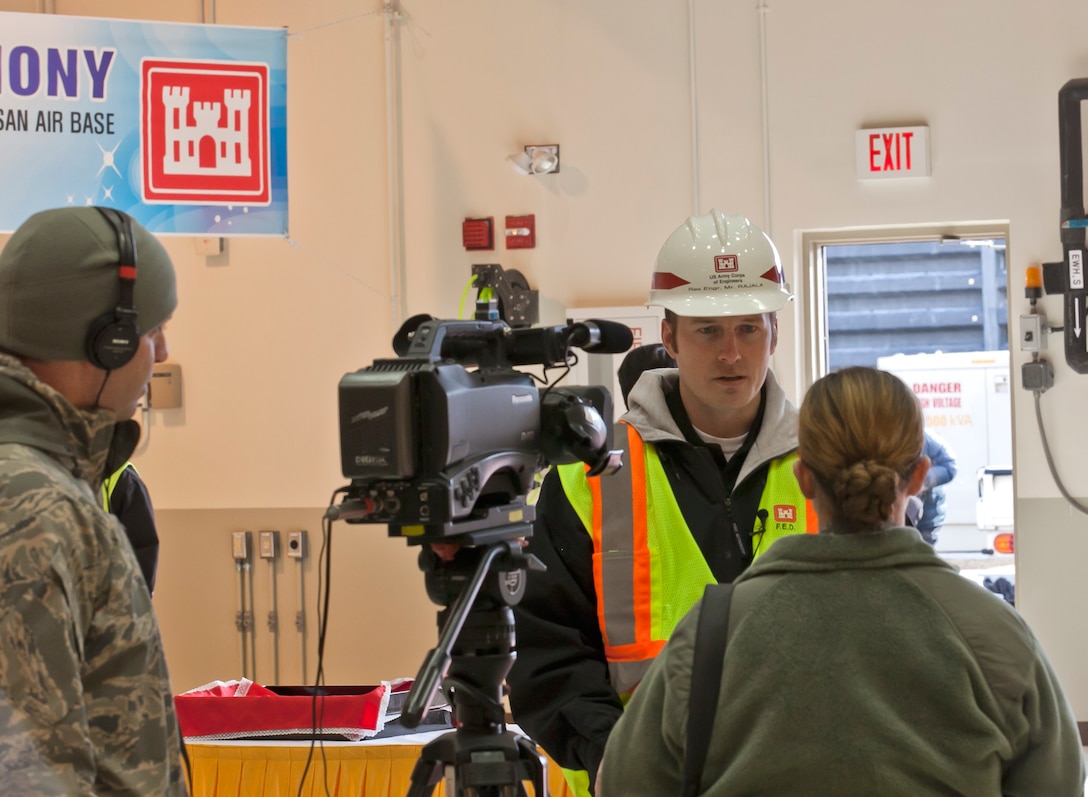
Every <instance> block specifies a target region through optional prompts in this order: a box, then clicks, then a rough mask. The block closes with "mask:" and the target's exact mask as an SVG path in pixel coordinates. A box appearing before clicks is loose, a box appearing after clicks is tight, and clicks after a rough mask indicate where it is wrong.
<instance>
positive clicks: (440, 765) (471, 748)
mask: <svg viewBox="0 0 1088 797" xmlns="http://www.w3.org/2000/svg"><path fill="white" fill-rule="evenodd" d="M520 506H521V509H519V510H518V514H519V515H521V514H522V513H524V514H523V516H524V521H523V522H522V523H519V524H513V525H506V526H502V527H496V528H491V529H486V528H481V529H478V530H476V531H473V532H469V533H467V534H465V535H458V537H457V539H459V540H461V541H462V544H461V547H460V548H459V549H458V550H457V552H456V555H455V556H454V557H453V559H452V560H450V561H445V560H443V559H441V558H440V557H439V556H438V555H437V554H436V553H435V552H434V550H433V549H431V548H430V547H429V546H424V547H423V548H422V549H421V551H420V555H419V566H420V569H421V570H422V571H423V572H424V574H425V578H426V583H427V595H428V596H429V597H430V599H431V601H432V602H434V603H436V604H438V605H440V606H444V607H446V608H444V609H442V611H440V612H439V613H438V626H439V628H440V633H439V639H438V644H437V645H436V646H435V647H434V648H433V649H432V650H431V651H429V652H428V654H427V657H426V659H425V660H424V662H423V665H422V667H421V668H420V670H419V674H418V675H417V676H416V679H415V681H414V682H413V684H412V689H411V691H410V692H409V694H408V699H407V702H406V703H405V708H404V711H403V713H402V715H401V721H402V722H403V723H404V724H405V725H407V726H408V727H410V728H414V727H416V726H417V725H418V724H419V721H420V719H421V718H422V716H423V715H424V713H425V712H426V709H427V706H428V705H429V704H430V702H431V697H432V696H433V695H434V693H435V690H436V689H437V688H438V687H439V684H440V683H441V684H442V687H443V688H444V689H445V691H446V693H447V697H448V699H449V703H450V705H451V706H453V714H454V719H455V722H456V725H457V728H456V730H454V731H452V732H450V733H447V734H444V735H443V736H441V737H439V738H438V739H436V740H435V741H433V742H431V743H430V744H428V745H426V746H425V747H424V748H423V751H422V753H421V755H420V759H419V761H418V762H417V763H416V767H415V769H414V770H413V772H412V786H411V788H410V790H409V797H413V796H414V795H428V794H430V793H431V792H432V790H433V789H434V786H435V785H437V783H438V781H439V780H440V779H441V778H442V777H443V776H447V775H449V774H450V773H452V775H453V783H452V784H450V785H452V788H450V785H448V786H447V794H449V795H451V797H454V796H455V795H458V796H460V795H464V796H465V797H470V796H471V797H476V796H479V797H506V795H510V796H511V797H513V796H514V795H524V794H527V792H526V791H525V788H524V785H523V784H524V781H525V780H527V779H529V780H532V782H533V789H534V793H535V794H537V795H546V794H547V789H546V783H545V777H544V775H545V772H546V766H547V765H546V763H545V758H544V756H543V755H541V753H540V752H539V750H538V749H537V747H536V745H535V744H533V742H532V741H530V740H529V739H528V738H526V737H524V736H520V735H516V734H513V733H511V732H509V731H507V729H506V721H505V711H504V709H503V706H502V687H503V682H504V681H505V679H506V674H507V673H508V672H509V671H510V668H511V666H513V663H514V659H515V658H516V656H517V654H516V653H515V633H514V613H513V611H511V609H510V607H511V606H513V605H515V604H516V603H517V602H518V601H519V600H521V597H522V595H523V594H524V592H525V577H526V571H527V570H543V569H544V566H543V565H542V564H541V563H540V561H539V560H538V559H537V558H536V557H535V556H533V555H532V554H528V553H526V552H525V551H524V545H525V540H526V538H528V537H529V536H530V535H531V534H532V522H531V521H532V518H533V508H532V507H529V506H524V505H523V504H520ZM502 514H509V513H508V512H503V513H502ZM476 541H479V544H475V543H476Z"/></svg>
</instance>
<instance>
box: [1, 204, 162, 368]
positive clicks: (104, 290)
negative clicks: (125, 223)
mask: <svg viewBox="0 0 1088 797" xmlns="http://www.w3.org/2000/svg"><path fill="white" fill-rule="evenodd" d="M132 233H133V239H134V241H135V247H136V264H135V265H136V282H135V286H134V303H135V305H136V323H137V324H138V325H139V328H140V334H142V335H143V334H146V333H148V332H150V331H151V330H152V329H154V328H155V327H157V326H159V325H160V324H161V323H162V322H163V321H165V320H166V319H167V318H168V317H169V316H170V314H171V313H173V312H174V308H175V307H177V304H178V299H177V287H176V284H175V280H174V265H173V263H171V262H170V256H169V255H168V254H166V250H165V249H164V248H163V246H162V244H161V243H160V242H159V241H158V239H157V238H155V236H153V235H152V234H151V233H149V232H148V231H147V230H146V229H144V228H143V226H141V225H140V224H139V222H137V221H136V220H135V219H133V221H132ZM120 258H121V254H120V251H119V249H118V242H117V234H116V233H115V231H114V229H113V227H112V226H111V225H110V223H109V222H108V221H107V220H106V219H105V218H104V217H103V216H102V214H101V213H100V212H99V211H98V210H97V209H95V208H93V207H67V208H57V209H55V210H43V211H42V212H40V213H35V214H34V215H33V216H31V217H30V218H29V219H27V220H26V221H25V222H23V223H22V225H20V227H19V229H17V230H16V231H15V233H14V234H13V235H12V236H11V240H9V241H8V243H7V246H5V247H4V249H3V251H2V252H0V349H3V350H5V351H8V352H10V353H12V354H17V355H20V356H23V357H31V358H33V359H36V360H86V359H87V354H86V348H85V342H86V338H87V331H88V329H89V328H90V327H91V324H92V322H93V321H94V320H95V319H96V318H98V317H99V316H100V315H102V314H103V313H112V312H113V310H114V308H116V307H117V305H118V304H119V302H120V297H121V288H120V278H119V275H118V266H119V265H120ZM125 265H128V264H125Z"/></svg>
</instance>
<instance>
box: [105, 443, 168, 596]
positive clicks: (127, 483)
mask: <svg viewBox="0 0 1088 797" xmlns="http://www.w3.org/2000/svg"><path fill="white" fill-rule="evenodd" d="M106 509H107V510H108V511H109V512H110V514H112V515H114V516H115V517H116V518H117V519H118V520H120V521H121V525H122V526H124V527H125V535H126V536H127V537H128V541H129V543H130V544H131V545H132V550H133V553H135V554H136V561H138V562H139V563H140V572H141V573H143V576H144V581H146V582H147V591H148V592H154V591H155V572H156V570H157V569H158V564H159V534H158V531H157V530H156V529H155V512H154V510H153V509H152V508H151V497H150V496H149V495H148V494H147V488H146V487H145V486H144V483H143V481H142V480H141V479H140V477H139V475H138V474H137V473H136V469H135V468H133V467H132V465H131V464H129V463H126V464H125V466H124V469H123V470H122V471H121V475H120V476H119V477H118V479H117V483H116V484H115V485H114V487H113V492H111V493H110V496H109V506H107V507H106Z"/></svg>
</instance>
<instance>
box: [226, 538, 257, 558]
mask: <svg viewBox="0 0 1088 797" xmlns="http://www.w3.org/2000/svg"><path fill="white" fill-rule="evenodd" d="M252 534H253V533H252V532H249V531H232V532H231V533H230V553H231V556H233V557H234V559H235V561H238V562H247V561H249V546H250V539H251V537H252Z"/></svg>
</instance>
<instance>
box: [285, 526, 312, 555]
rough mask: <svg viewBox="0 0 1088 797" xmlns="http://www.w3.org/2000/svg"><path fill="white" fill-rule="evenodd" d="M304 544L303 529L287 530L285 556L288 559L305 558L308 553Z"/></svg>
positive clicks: (304, 535) (305, 543) (304, 533)
mask: <svg viewBox="0 0 1088 797" xmlns="http://www.w3.org/2000/svg"><path fill="white" fill-rule="evenodd" d="M306 546H307V542H306V532H305V531H289V532H287V557H288V558H289V559H305V558H306V556H307V555H308V551H307V550H306Z"/></svg>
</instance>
